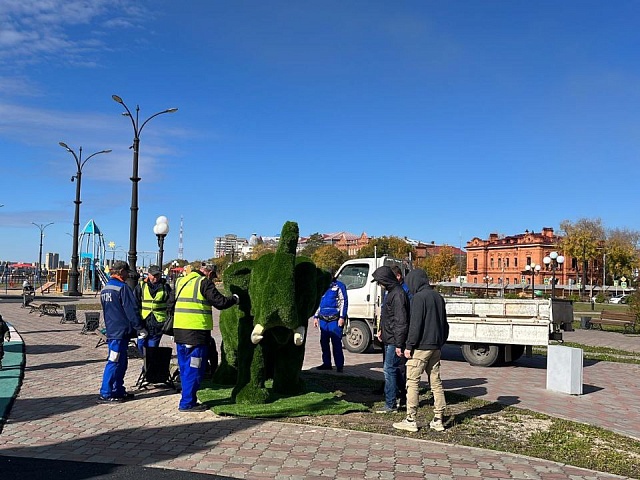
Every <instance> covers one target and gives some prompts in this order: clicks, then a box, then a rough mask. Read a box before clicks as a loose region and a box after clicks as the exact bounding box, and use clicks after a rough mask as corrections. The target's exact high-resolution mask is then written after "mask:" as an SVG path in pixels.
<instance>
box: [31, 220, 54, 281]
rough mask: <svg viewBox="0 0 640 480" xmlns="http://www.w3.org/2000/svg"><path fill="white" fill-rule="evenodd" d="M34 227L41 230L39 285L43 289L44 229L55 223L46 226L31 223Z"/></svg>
mask: <svg viewBox="0 0 640 480" xmlns="http://www.w3.org/2000/svg"><path fill="white" fill-rule="evenodd" d="M31 224H32V225H35V226H36V227H38V229H39V230H40V253H39V254H38V284H39V285H40V287H42V238H43V237H44V229H45V228H47V227H48V226H49V225H53V222H51V223H47V224H46V225H44V224H42V223H41V224H37V223H33V222H31Z"/></svg>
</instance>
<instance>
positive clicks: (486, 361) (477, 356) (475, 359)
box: [462, 343, 504, 367]
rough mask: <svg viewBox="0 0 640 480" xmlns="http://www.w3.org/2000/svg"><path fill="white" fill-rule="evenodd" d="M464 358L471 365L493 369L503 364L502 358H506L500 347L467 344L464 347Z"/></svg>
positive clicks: (484, 344)
mask: <svg viewBox="0 0 640 480" xmlns="http://www.w3.org/2000/svg"><path fill="white" fill-rule="evenodd" d="M462 356H463V357H464V359H465V360H466V361H467V362H469V364H470V365H473V366H476V367H491V366H492V365H496V364H499V363H500V362H501V360H502V358H504V352H503V351H502V348H500V346H498V345H487V344H486V343H465V344H464V345H462Z"/></svg>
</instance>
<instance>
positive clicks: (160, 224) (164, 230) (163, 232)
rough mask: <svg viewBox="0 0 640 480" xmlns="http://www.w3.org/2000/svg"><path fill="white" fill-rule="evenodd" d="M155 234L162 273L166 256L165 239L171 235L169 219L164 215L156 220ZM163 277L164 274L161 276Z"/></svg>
mask: <svg viewBox="0 0 640 480" xmlns="http://www.w3.org/2000/svg"><path fill="white" fill-rule="evenodd" d="M153 233H155V234H156V237H158V266H159V267H160V271H161V272H162V271H163V268H162V257H163V256H164V238H165V237H166V236H167V234H168V233H169V219H168V218H167V217H165V216H164V215H161V216H159V217H158V218H157V219H156V224H155V225H154V226H153ZM161 275H162V274H161Z"/></svg>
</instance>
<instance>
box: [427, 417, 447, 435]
mask: <svg viewBox="0 0 640 480" xmlns="http://www.w3.org/2000/svg"><path fill="white" fill-rule="evenodd" d="M429 428H430V429H431V430H435V431H436V432H444V425H443V424H442V419H441V418H440V417H433V420H431V423H429Z"/></svg>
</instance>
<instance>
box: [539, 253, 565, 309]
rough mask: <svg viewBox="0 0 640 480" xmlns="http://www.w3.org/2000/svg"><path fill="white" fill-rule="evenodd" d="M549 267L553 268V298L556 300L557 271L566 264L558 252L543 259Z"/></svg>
mask: <svg viewBox="0 0 640 480" xmlns="http://www.w3.org/2000/svg"><path fill="white" fill-rule="evenodd" d="M542 261H543V262H544V264H545V265H547V267H549V266H550V267H551V298H556V269H557V268H558V267H559V266H560V265H562V264H563V263H564V257H563V256H562V255H558V252H551V253H550V254H549V256H547V257H544V258H543V259H542Z"/></svg>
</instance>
